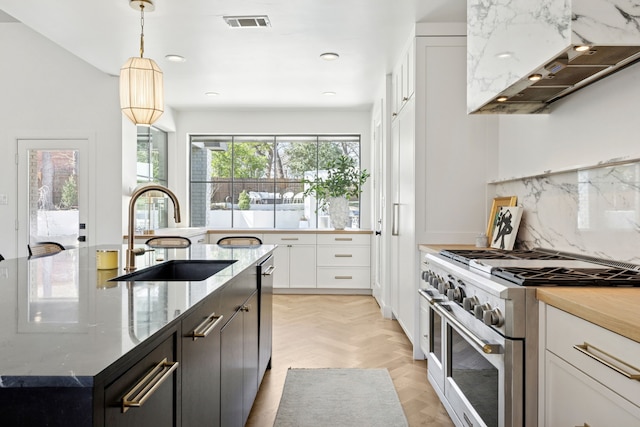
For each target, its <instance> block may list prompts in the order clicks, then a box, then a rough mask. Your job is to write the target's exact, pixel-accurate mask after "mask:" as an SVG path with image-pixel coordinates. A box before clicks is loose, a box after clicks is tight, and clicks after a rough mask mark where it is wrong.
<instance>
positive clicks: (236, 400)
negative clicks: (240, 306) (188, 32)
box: [220, 311, 244, 427]
mask: <svg viewBox="0 0 640 427" xmlns="http://www.w3.org/2000/svg"><path fill="white" fill-rule="evenodd" d="M243 339H244V337H243V324H242V312H241V311H236V313H235V314H234V315H233V317H232V318H231V320H229V321H228V322H227V323H226V324H225V325H224V327H223V328H222V330H221V331H220V383H221V387H220V424H221V425H222V426H224V427H236V426H237V427H242V426H243V425H244V422H243V414H242V406H243V398H242V387H243V381H244V372H243V366H244V357H243V350H242V347H243V345H244V343H243Z"/></svg>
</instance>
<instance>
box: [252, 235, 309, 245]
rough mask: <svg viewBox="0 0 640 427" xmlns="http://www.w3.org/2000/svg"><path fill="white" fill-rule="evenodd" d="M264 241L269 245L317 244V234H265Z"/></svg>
mask: <svg viewBox="0 0 640 427" xmlns="http://www.w3.org/2000/svg"><path fill="white" fill-rule="evenodd" d="M262 243H264V244H267V245H315V244H316V235H315V234H302V233H300V234H295V233H283V234H280V233H277V234H265V235H264V238H263V239H262Z"/></svg>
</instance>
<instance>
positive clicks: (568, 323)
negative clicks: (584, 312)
mask: <svg viewBox="0 0 640 427" xmlns="http://www.w3.org/2000/svg"><path fill="white" fill-rule="evenodd" d="M546 310H547V313H546V317H547V321H546V328H547V330H546V334H547V343H546V348H547V349H548V350H549V351H551V352H553V353H554V354H556V355H558V356H559V357H561V358H562V359H564V360H565V361H567V362H568V363H570V364H571V365H573V366H575V367H576V368H578V369H579V370H581V371H582V372H584V373H585V374H587V375H588V376H590V377H592V378H594V379H595V380H596V381H599V382H600V383H602V384H603V385H604V386H606V387H608V388H610V389H611V390H614V391H615V392H616V393H618V394H619V395H621V396H622V397H624V398H626V399H628V400H629V401H631V402H632V403H633V404H635V405H637V406H640V381H638V380H632V379H630V378H627V377H626V376H625V375H624V374H622V373H619V372H618V371H616V370H614V369H612V368H611V367H608V366H606V364H605V363H604V362H609V363H611V364H613V365H615V366H618V367H619V368H620V369H621V370H622V371H624V372H628V373H631V374H634V375H640V343H638V342H635V341H632V340H630V339H628V338H625V337H623V336H621V335H618V334H616V333H614V332H611V331H609V330H607V329H604V328H602V327H600V326H597V325H594V324H593V323H591V322H588V321H586V320H583V319H581V318H579V317H576V316H573V315H571V314H569V313H566V312H564V311H562V310H558V309H557V308H555V307H551V306H549V305H547V306H546ZM567 337H571V339H567ZM585 343H588V344H589V346H591V347H589V348H588V351H589V352H590V354H591V355H592V356H589V355H587V354H584V353H583V352H581V351H579V350H578V349H577V348H576V347H575V346H578V345H580V346H583V345H584V344H585ZM600 352H605V353H607V354H603V353H600ZM593 356H595V357H599V358H600V359H601V360H596V359H595V358H594V357H593ZM612 357H614V358H616V359H618V361H616V360H615V359H613V358H612ZM625 364H627V365H628V366H625Z"/></svg>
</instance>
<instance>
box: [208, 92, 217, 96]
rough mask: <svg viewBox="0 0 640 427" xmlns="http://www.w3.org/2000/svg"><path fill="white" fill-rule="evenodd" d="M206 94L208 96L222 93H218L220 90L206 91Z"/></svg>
mask: <svg viewBox="0 0 640 427" xmlns="http://www.w3.org/2000/svg"><path fill="white" fill-rule="evenodd" d="M204 94H205V95H207V96H218V95H220V93H218V92H205V93H204Z"/></svg>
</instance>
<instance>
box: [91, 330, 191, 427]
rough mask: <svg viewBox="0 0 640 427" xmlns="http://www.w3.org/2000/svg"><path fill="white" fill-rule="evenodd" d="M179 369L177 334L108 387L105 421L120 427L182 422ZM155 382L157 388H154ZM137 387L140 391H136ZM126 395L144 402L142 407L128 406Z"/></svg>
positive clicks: (106, 388)
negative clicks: (179, 410) (178, 392)
mask: <svg viewBox="0 0 640 427" xmlns="http://www.w3.org/2000/svg"><path fill="white" fill-rule="evenodd" d="M178 372H179V371H178V362H177V360H176V348H175V337H174V335H171V336H170V337H169V338H167V339H166V340H164V341H163V342H162V343H161V344H160V345H158V346H157V347H156V348H155V349H153V350H151V351H150V352H149V353H148V354H147V355H146V356H144V357H143V358H142V359H141V360H140V361H139V362H137V363H136V364H134V365H133V366H131V367H130V368H129V369H127V370H126V371H125V372H124V373H123V374H122V375H121V376H120V377H119V378H118V379H116V380H115V381H114V382H113V383H111V384H109V385H108V386H107V387H105V389H104V396H105V414H104V416H105V424H106V425H108V426H116V427H119V426H132V427H133V426H136V427H138V426H176V425H178V405H179V404H180V400H179V397H178V395H177V390H178V378H177V375H178ZM152 374H153V375H152ZM147 375H149V377H147ZM149 378H152V379H153V381H151V380H150V379H149ZM152 382H153V383H154V384H155V387H151V386H152V384H151V383H152ZM136 390H137V393H133V392H134V391H136ZM131 394H133V396H131V397H129V395H131ZM141 396H144V397H141ZM125 397H127V398H128V399H130V400H134V399H139V400H142V402H141V403H139V406H132V407H126V408H124V406H123V401H124V400H125ZM134 405H135V404H134Z"/></svg>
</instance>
